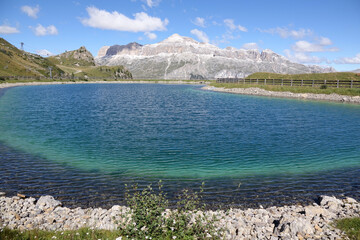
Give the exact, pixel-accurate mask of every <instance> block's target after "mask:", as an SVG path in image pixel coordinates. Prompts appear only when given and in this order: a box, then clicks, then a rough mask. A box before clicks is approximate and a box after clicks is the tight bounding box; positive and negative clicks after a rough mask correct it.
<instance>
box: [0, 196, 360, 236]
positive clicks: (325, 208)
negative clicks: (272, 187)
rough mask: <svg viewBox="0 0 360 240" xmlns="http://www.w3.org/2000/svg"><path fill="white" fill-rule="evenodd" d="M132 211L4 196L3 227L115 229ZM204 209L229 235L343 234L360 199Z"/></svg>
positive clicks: (0, 219)
mask: <svg viewBox="0 0 360 240" xmlns="http://www.w3.org/2000/svg"><path fill="white" fill-rule="evenodd" d="M129 214H130V213H129V208H127V207H125V206H119V205H115V206H113V207H112V208H110V209H102V208H86V209H83V208H73V209H71V208H67V207H62V204H61V202H60V201H57V200H55V199H54V198H53V197H52V196H42V197H40V198H39V199H35V198H32V197H30V198H25V196H22V195H21V194H20V195H18V196H14V197H5V196H3V197H0V230H1V229H2V228H4V227H8V228H11V229H19V230H26V229H42V230H59V231H61V230H70V229H79V228H81V227H89V228H91V229H107V230H114V229H116V228H117V227H118V225H117V223H116V222H123V220H124V216H127V215H129ZM204 214H205V215H208V216H212V215H216V216H218V218H219V219H220V221H219V222H218V223H217V225H218V227H219V228H225V229H226V235H225V238H226V239H271V240H275V239H300V240H301V239H342V238H343V234H342V233H341V231H340V230H338V229H336V228H334V227H333V226H332V223H333V221H334V220H336V219H341V218H345V217H355V216H357V217H358V216H360V203H359V202H357V201H356V200H355V199H353V198H349V197H347V198H344V199H337V198H335V197H329V196H321V197H319V201H317V202H314V203H313V204H312V205H307V206H301V205H294V206H282V207H269V208H259V209H246V210H241V209H229V210H228V211H226V212H225V211H220V210H218V211H211V210H209V211H206V212H204Z"/></svg>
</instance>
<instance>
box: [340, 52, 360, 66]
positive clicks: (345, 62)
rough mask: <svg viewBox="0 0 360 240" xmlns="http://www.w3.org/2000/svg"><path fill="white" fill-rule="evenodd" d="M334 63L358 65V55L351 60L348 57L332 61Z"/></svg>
mask: <svg viewBox="0 0 360 240" xmlns="http://www.w3.org/2000/svg"><path fill="white" fill-rule="evenodd" d="M334 62H335V63H338V64H360V53H358V54H356V56H355V57H352V58H349V57H344V58H338V59H336V60H334Z"/></svg>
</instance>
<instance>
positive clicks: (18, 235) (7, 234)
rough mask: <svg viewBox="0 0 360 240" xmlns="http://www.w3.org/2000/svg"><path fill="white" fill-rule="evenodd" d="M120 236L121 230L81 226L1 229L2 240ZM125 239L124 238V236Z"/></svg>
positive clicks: (93, 239) (112, 239) (80, 239)
mask: <svg viewBox="0 0 360 240" xmlns="http://www.w3.org/2000/svg"><path fill="white" fill-rule="evenodd" d="M119 236H120V232H119V231H109V230H92V229H89V228H80V229H78V230H71V231H70V230H67V231H42V230H27V231H20V230H12V229H8V228H4V229H3V230H0V239H2V240H48V239H57V240H98V239H109V240H115V239H116V238H117V237H119ZM123 239H124V238H123Z"/></svg>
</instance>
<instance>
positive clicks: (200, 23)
mask: <svg viewBox="0 0 360 240" xmlns="http://www.w3.org/2000/svg"><path fill="white" fill-rule="evenodd" d="M193 23H194V24H195V25H196V26H199V27H205V19H204V18H201V17H197V18H195V21H194V22H193Z"/></svg>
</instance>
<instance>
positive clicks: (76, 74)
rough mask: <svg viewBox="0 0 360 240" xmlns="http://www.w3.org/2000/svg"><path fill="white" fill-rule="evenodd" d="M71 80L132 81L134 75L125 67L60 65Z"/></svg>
mask: <svg viewBox="0 0 360 240" xmlns="http://www.w3.org/2000/svg"><path fill="white" fill-rule="evenodd" d="M58 67H59V68H61V69H62V70H63V71H64V72H65V73H66V74H67V75H68V76H70V78H73V79H74V78H80V79H86V78H104V79H113V80H115V79H132V74H131V72H129V71H128V70H127V69H125V68H124V67H123V66H98V67H96V66H81V67H77V66H64V65H58Z"/></svg>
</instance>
